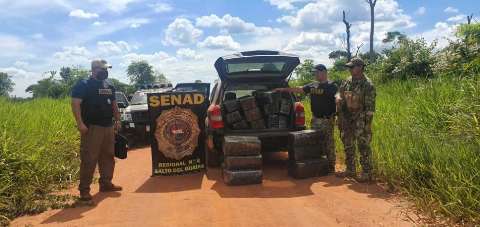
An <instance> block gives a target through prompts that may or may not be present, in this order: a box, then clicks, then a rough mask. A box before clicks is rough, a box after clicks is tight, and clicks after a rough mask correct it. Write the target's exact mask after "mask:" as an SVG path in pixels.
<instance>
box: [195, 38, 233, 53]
mask: <svg viewBox="0 0 480 227" xmlns="http://www.w3.org/2000/svg"><path fill="white" fill-rule="evenodd" d="M198 47H203V48H208V49H224V50H237V49H239V48H240V44H239V43H237V42H235V40H233V38H232V37H231V36H229V35H219V36H209V37H207V38H206V39H205V40H204V41H203V42H200V43H198Z"/></svg>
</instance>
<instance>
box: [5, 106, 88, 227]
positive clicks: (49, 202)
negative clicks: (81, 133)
mask: <svg viewBox="0 0 480 227" xmlns="http://www.w3.org/2000/svg"><path fill="white" fill-rule="evenodd" d="M0 106H1V108H0V226H1V225H2V223H3V224H6V223H7V222H8V220H9V219H11V218H13V217H16V216H19V215H23V214H29V213H37V212H41V211H44V210H45V209H47V208H49V207H58V206H63V205H64V202H65V201H68V200H69V196H61V195H52V194H51V192H54V191H58V190H60V189H63V188H65V187H66V186H68V185H70V184H71V183H72V182H75V181H76V179H77V175H78V174H77V173H78V168H79V162H78V157H77V156H78V149H79V138H78V133H77V131H76V128H75V125H74V121H73V118H72V117H71V113H70V105H69V102H67V100H54V99H34V100H31V101H25V102H18V101H12V100H7V99H6V98H0Z"/></svg>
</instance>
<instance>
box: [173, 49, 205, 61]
mask: <svg viewBox="0 0 480 227" xmlns="http://www.w3.org/2000/svg"><path fill="white" fill-rule="evenodd" d="M177 57H179V58H182V59H196V60H198V59H201V58H202V56H201V55H199V54H197V52H196V51H195V50H192V49H190V48H181V49H178V50H177Z"/></svg>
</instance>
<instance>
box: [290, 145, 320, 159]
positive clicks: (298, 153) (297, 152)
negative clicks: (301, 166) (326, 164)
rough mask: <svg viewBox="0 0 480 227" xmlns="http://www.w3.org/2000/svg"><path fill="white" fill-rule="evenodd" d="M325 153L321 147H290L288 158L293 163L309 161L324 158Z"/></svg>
mask: <svg viewBox="0 0 480 227" xmlns="http://www.w3.org/2000/svg"><path fill="white" fill-rule="evenodd" d="M324 156H325V153H324V151H323V150H322V148H321V147H320V146H317V145H306V146H290V147H289V148H288V158H289V160H292V161H303V160H308V159H319V158H324Z"/></svg>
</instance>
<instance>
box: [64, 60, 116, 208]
mask: <svg viewBox="0 0 480 227" xmlns="http://www.w3.org/2000/svg"><path fill="white" fill-rule="evenodd" d="M109 68H111V66H110V65H108V64H107V62H106V61H105V60H94V61H92V75H91V76H90V78H89V79H88V80H81V81H79V82H78V83H77V84H76V85H75V86H74V88H73V90H72V111H73V115H74V117H75V121H76V122H77V128H78V131H79V132H80V138H81V145H80V185H79V187H78V189H79V191H80V200H81V201H86V202H91V201H92V196H91V194H90V184H91V183H92V178H93V173H94V171H95V167H96V165H97V163H98V168H99V172H100V180H99V183H100V191H101V192H110V191H121V190H122V188H121V187H120V186H116V185H114V184H112V178H113V170H114V168H115V159H114V140H115V136H114V135H115V133H114V126H115V127H116V129H118V127H119V122H120V113H119V111H118V106H117V101H116V100H115V88H114V87H113V86H112V85H111V84H110V83H109V82H108V81H106V80H105V79H107V78H108V69H109ZM113 118H115V123H114V122H113Z"/></svg>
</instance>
